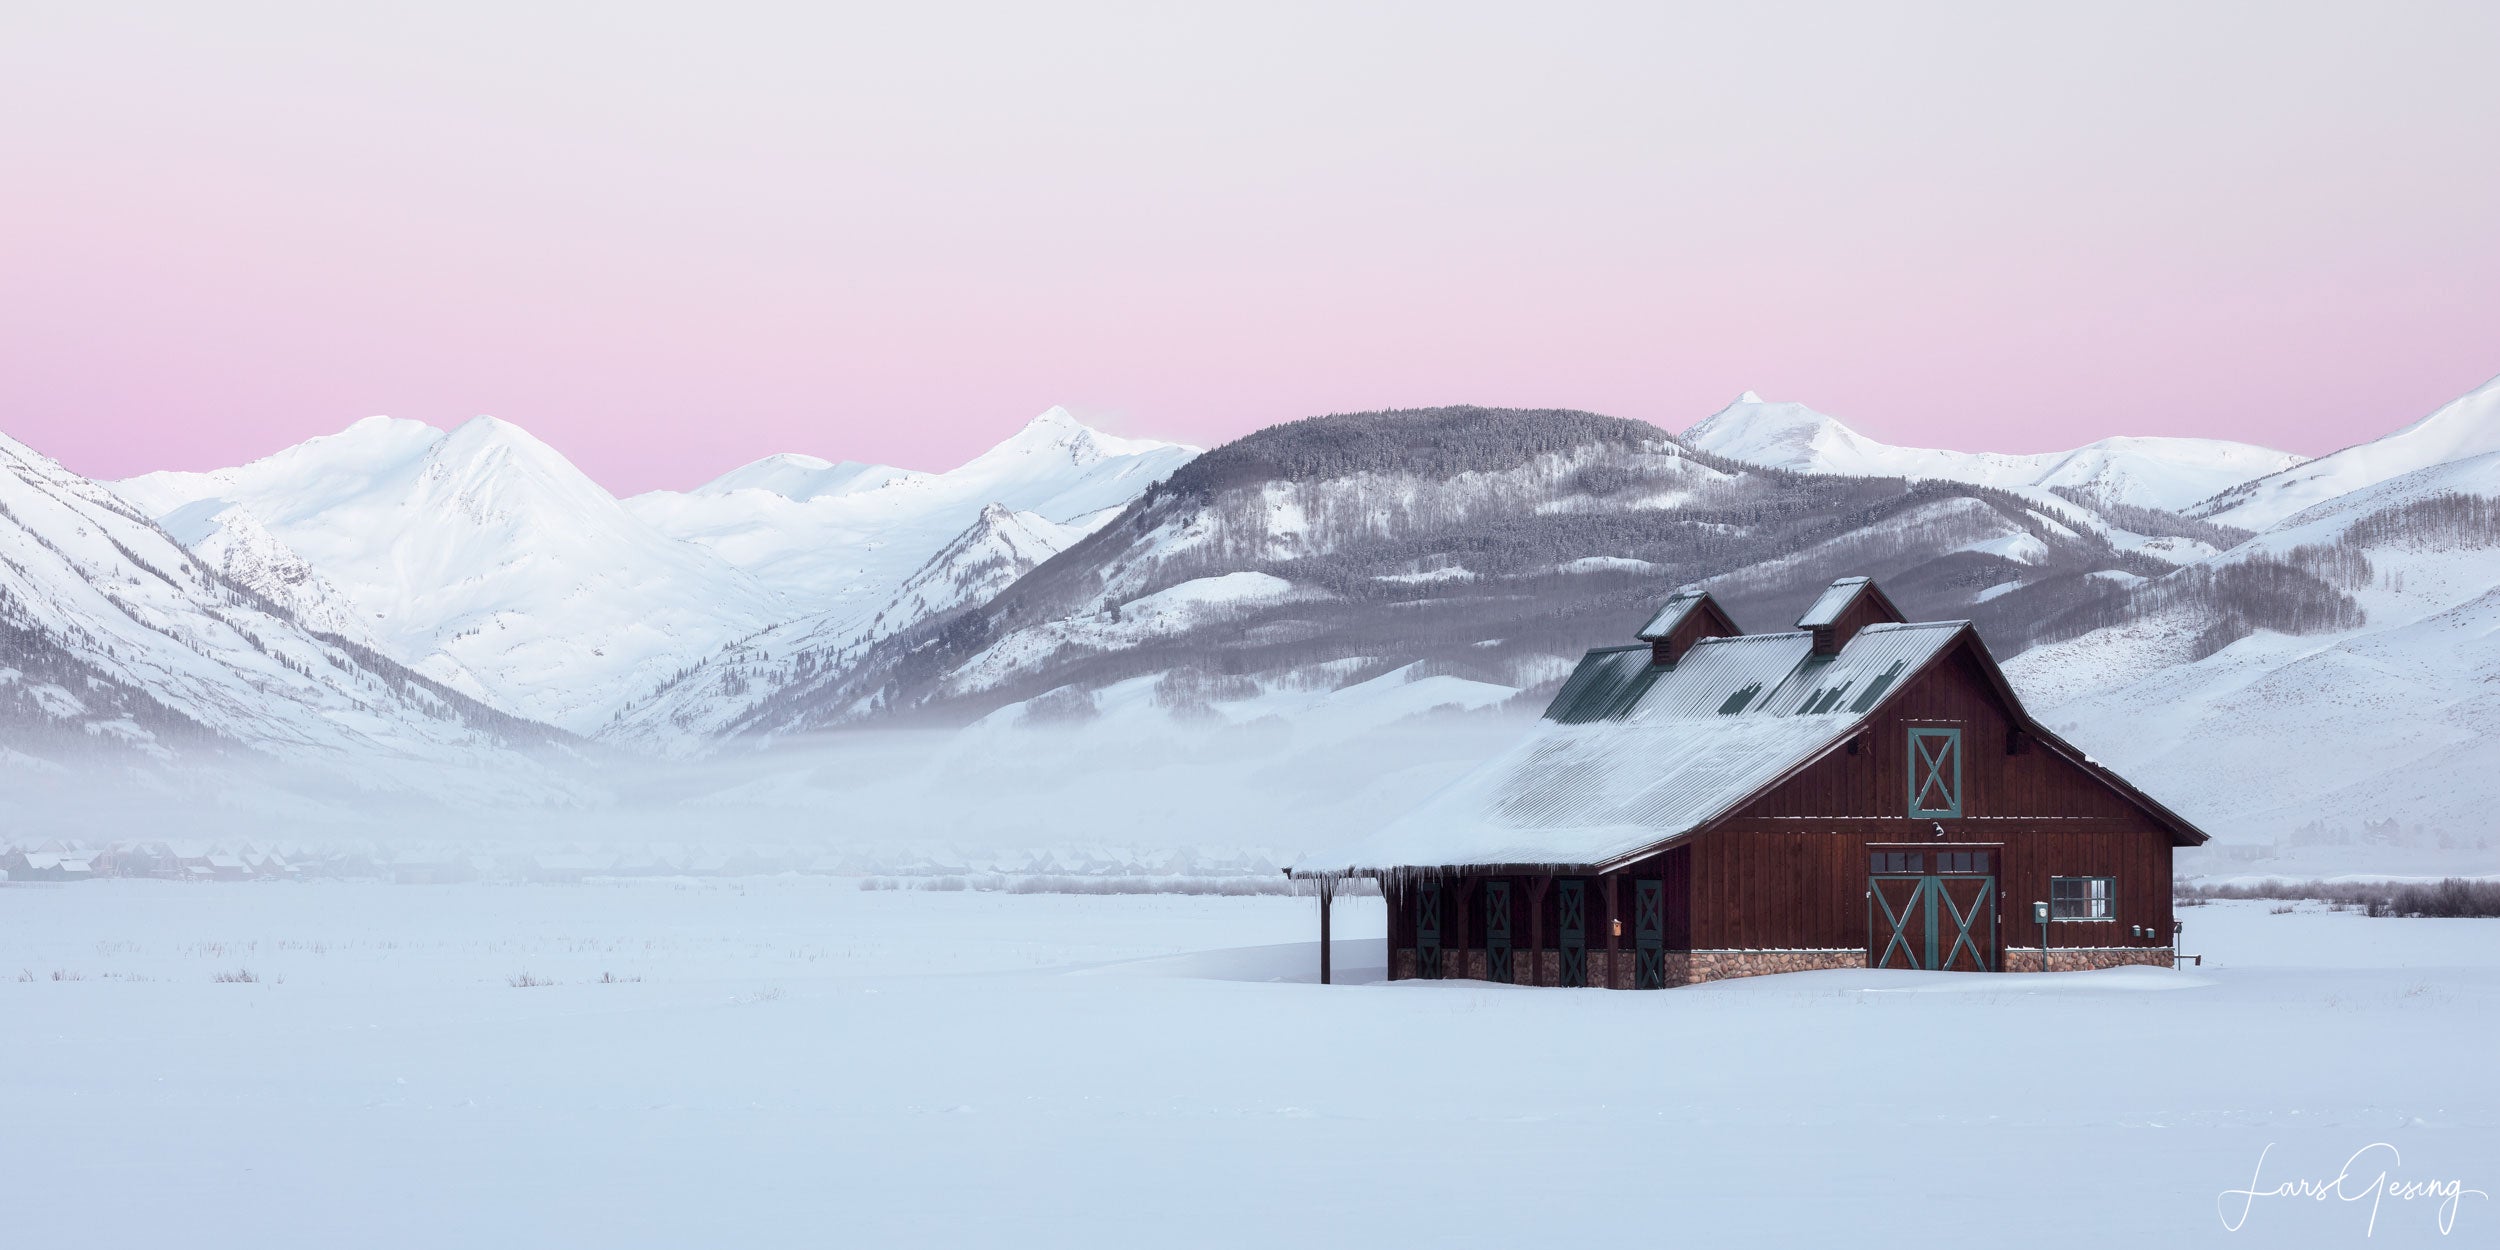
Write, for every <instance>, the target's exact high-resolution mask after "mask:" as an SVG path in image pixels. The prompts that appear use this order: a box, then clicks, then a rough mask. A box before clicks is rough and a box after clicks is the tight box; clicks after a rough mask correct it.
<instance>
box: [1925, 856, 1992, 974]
mask: <svg viewBox="0 0 2500 1250" xmlns="http://www.w3.org/2000/svg"><path fill="white" fill-rule="evenodd" d="M1931 880H1933V881H1934V882H1935V884H1933V885H1931V886H1929V887H1927V896H1928V899H1929V900H1930V902H1931V904H1932V905H1933V906H1934V907H1935V909H1936V922H1935V923H1936V932H1937V934H1938V935H1939V936H1940V937H1941V938H1942V939H1943V940H1944V944H1945V945H1944V955H1943V957H1942V958H1941V959H1940V960H1939V961H1938V962H1936V963H1935V964H1932V965H1930V966H1931V967H1936V968H1941V969H1943V970H1944V971H1946V972H1993V971H1995V970H1996V966H1997V882H1996V878H1994V877H1935V878H1931ZM1931 949H1932V948H1931Z"/></svg>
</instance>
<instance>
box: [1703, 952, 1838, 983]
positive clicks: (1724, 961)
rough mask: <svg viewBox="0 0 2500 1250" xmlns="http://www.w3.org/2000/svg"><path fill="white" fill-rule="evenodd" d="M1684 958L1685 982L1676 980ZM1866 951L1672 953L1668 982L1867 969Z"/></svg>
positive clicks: (1723, 979)
mask: <svg viewBox="0 0 2500 1250" xmlns="http://www.w3.org/2000/svg"><path fill="white" fill-rule="evenodd" d="M1678 955H1682V956H1683V957H1684V958H1685V959H1686V960H1687V961H1688V962H1687V964H1686V965H1685V969H1684V979H1683V980H1681V981H1678V980H1676V978H1675V972H1676V968H1675V958H1676V956H1678ZM1865 966H1866V951H1865V949H1864V948H1851V947H1844V948H1840V949H1834V950H1795V951H1670V952H1668V954H1667V983H1668V984H1670V985H1698V984H1700V983H1702V982H1704V981H1725V980H1729V979H1731V978H1734V977H1765V976H1770V975H1772V974H1773V973H1779V972H1821V971H1823V970H1825V969H1828V968H1863V967H1865Z"/></svg>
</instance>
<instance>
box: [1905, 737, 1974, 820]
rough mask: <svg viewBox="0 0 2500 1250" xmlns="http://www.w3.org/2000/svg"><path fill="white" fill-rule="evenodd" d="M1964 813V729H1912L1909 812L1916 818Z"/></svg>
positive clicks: (1955, 815) (1953, 815)
mask: <svg viewBox="0 0 2500 1250" xmlns="http://www.w3.org/2000/svg"><path fill="white" fill-rule="evenodd" d="M1961 814H1962V731H1961V730H1959V729H1913V730H1911V731H1910V815H1911V817H1912V818H1914V819H1928V818H1933V817H1938V816H1943V817H1958V816H1960V815H1961Z"/></svg>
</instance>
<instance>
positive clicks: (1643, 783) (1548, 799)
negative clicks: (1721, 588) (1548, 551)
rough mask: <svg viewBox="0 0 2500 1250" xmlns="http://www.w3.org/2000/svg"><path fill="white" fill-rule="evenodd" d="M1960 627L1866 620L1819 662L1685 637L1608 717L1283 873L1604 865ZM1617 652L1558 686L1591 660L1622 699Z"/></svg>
mask: <svg viewBox="0 0 2500 1250" xmlns="http://www.w3.org/2000/svg"><path fill="white" fill-rule="evenodd" d="M1966 628H1968V625H1967V623H1966V622H1962V621H1939V622H1929V623H1924V624H1916V625H1898V624H1879V625H1870V626H1868V627H1866V628H1865V629H1863V630H1860V631H1858V633H1857V635H1856V636H1855V637H1853V638H1851V639H1850V641H1849V644H1848V645H1847V646H1846V647H1843V648H1842V649H1841V651H1840V653H1839V654H1837V655H1832V656H1817V655H1815V654H1814V653H1813V640H1812V638H1811V637H1810V636H1809V635H1807V634H1803V633H1779V634H1748V635H1743V636H1740V637H1733V638H1711V639H1707V640H1704V641H1702V642H1698V643H1695V644H1694V645H1693V649H1692V651H1691V653H1690V654H1689V655H1688V656H1687V658H1685V659H1684V660H1683V661H1682V662H1680V663H1678V664H1677V665H1676V667H1675V668H1673V669H1660V668H1654V667H1652V668H1646V669H1644V670H1643V671H1642V672H1641V673H1640V674H1639V677H1640V678H1641V679H1642V682H1643V684H1642V686H1641V688H1640V689H1639V691H1638V692H1637V693H1635V694H1632V695H1630V696H1629V697H1628V698H1624V697H1618V698H1616V699H1615V700H1614V704H1615V706H1614V707H1613V708H1612V710H1611V711H1610V712H1607V713H1605V714H1602V715H1597V716H1586V717H1583V718H1581V719H1577V720H1574V719H1570V718H1569V716H1568V715H1565V716H1555V715H1553V714H1551V713H1550V712H1549V723H1547V724H1546V725H1544V726H1542V727H1541V728H1539V729H1538V731H1537V732H1536V733H1535V734H1533V735H1532V736H1530V737H1529V738H1528V739H1527V740H1526V741H1524V742H1522V743H1520V744H1519V745H1518V746H1516V747H1513V748H1512V749H1511V750H1509V751H1508V752H1505V753H1504V754H1502V755H1501V756H1499V757H1496V758H1495V759H1494V760H1493V761H1492V762H1491V763H1489V764H1486V765H1485V766H1483V767H1482V768H1479V769H1477V770H1475V771H1474V772H1472V773H1469V774H1468V775H1467V776H1465V777H1463V778H1461V779H1459V780H1458V781H1457V782H1456V783H1455V784H1453V785H1451V786H1449V787H1448V788H1447V789H1444V790H1442V791H1441V792H1440V793H1439V794H1436V795H1434V796H1433V797H1432V798H1431V799H1429V800H1426V801H1425V803H1424V804H1423V805H1422V806H1421V807H1418V808H1417V809H1415V810H1414V811H1412V812H1409V813H1407V814H1406V815H1405V816H1403V817H1400V818H1399V819H1398V820H1396V821H1394V822H1392V823H1391V824H1389V825H1388V826H1386V827H1384V828H1382V829H1381V830H1379V831H1378V832H1376V833H1374V834H1372V835H1370V836H1369V837H1366V838H1363V839H1360V840H1358V841H1356V842H1354V843H1352V844H1350V845H1348V846H1345V847H1342V848H1338V849H1336V850H1333V851H1330V852H1328V853H1325V854H1315V855H1308V856H1305V857H1303V858H1302V859H1301V860H1300V861H1298V862H1297V863H1295V864H1294V866H1293V871H1294V872H1296V873H1297V874H1320V873H1345V872H1366V871H1372V870H1378V869H1391V868H1406V867H1456V866H1462V865H1491V864H1572V865H1581V864H1587V865H1596V864H1608V863H1612V862H1615V861H1617V860H1620V859H1623V858H1625V857H1627V856H1631V855H1634V854H1636V853H1638V852H1641V851H1645V850H1647V849H1649V848H1651V847H1655V846H1658V845H1659V844H1661V843H1664V842H1667V841H1669V840H1671V839H1674V838H1677V837H1680V836H1682V835H1684V834H1686V833H1690V832H1692V831H1693V830H1694V829H1695V828H1697V827H1699V826H1701V825H1702V824H1704V823H1707V822H1708V821H1710V820H1712V819H1714V818H1716V817H1718V816H1720V815H1722V814H1723V813H1725V812H1726V811H1727V810H1728V809H1730V808H1732V807H1734V806H1735V805H1736V804H1738V803H1740V802H1742V801H1744V800H1745V799H1746V798H1747V797H1748V796H1750V795H1752V794H1754V793H1755V792H1756V791H1758V790H1760V789H1761V788H1763V787H1764V786H1767V785H1769V784H1771V783H1772V782H1773V781H1776V780H1777V779H1778V778H1780V777H1781V776H1783V775H1785V774H1786V773H1788V772H1789V771H1790V770H1792V769H1794V768H1796V767H1798V766H1799V765H1802V764H1804V763H1806V762H1807V761H1809V760H1811V759H1813V758H1814V757H1815V756H1817V755H1819V754H1821V753H1822V752H1823V751H1825V750H1827V749H1829V748H1831V747H1832V746H1834V745H1836V744H1838V743H1840V742H1842V741H1844V740H1846V739H1847V738H1848V737H1849V736H1850V735H1851V734H1853V733H1855V732H1856V731H1857V728H1858V726H1859V725H1861V724H1863V723H1864V722H1865V720H1866V719H1867V717H1868V716H1870V715H1871V714H1872V713H1873V712H1874V711H1875V709H1876V708H1877V707H1878V706H1879V705H1880V704H1881V703H1882V701H1883V699H1884V697H1885V696H1886V695H1887V694H1889V693H1891V692H1892V691H1894V690H1896V689H1898V688H1899V687H1900V685H1901V683H1902V682H1903V680H1904V679H1905V678H1907V677H1908V676H1909V675H1910V674H1913V673H1915V672H1917V671H1918V670H1919V669H1921V668H1923V667H1925V666H1926V665H1927V664H1928V663H1929V662H1930V661H1932V660H1933V659H1935V658H1936V657H1937V656H1938V655H1940V654H1942V653H1943V652H1944V650H1945V648H1946V647H1947V646H1949V645H1951V644H1952V642H1953V641H1954V640H1955V639H1956V638H1959V637H1960V636H1961V635H1962V631H1963V630H1965V629H1966ZM1625 654H1629V653H1626V652H1623V651H1620V650H1617V649H1601V650H1600V651H1597V652H1592V653H1591V654H1590V655H1589V657H1588V658H1587V659H1585V660H1583V661H1582V662H1581V669H1582V672H1581V673H1575V674H1573V678H1572V681H1574V682H1576V681H1580V680H1581V678H1582V676H1583V674H1585V673H1587V672H1589V671H1590V670H1591V667H1592V665H1595V666H1598V667H1599V668H1601V669H1603V670H1604V672H1603V674H1601V675H1602V676H1610V677H1612V678H1614V679H1616V688H1617V689H1618V690H1621V689H1624V687H1623V686H1622V685H1621V681H1620V679H1621V678H1622V677H1623V672H1622V670H1623V669H1624V668H1625V667H1626V666H1625V663H1624V661H1623V660H1622V659H1621V657H1622V656H1623V655H1625ZM1570 687H1571V682H1566V683H1565V690H1566V692H1568V691H1569V690H1570ZM1563 702H1564V700H1563V699H1562V698H1561V697H1560V696H1557V698H1556V703H1557V706H1558V707H1560V706H1561V705H1562V704H1563ZM1585 710H1586V708H1585V706H1577V705H1575V706H1574V707H1573V708H1570V709H1566V711H1574V712H1576V711H1585Z"/></svg>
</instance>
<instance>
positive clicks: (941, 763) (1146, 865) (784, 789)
mask: <svg viewBox="0 0 2500 1250" xmlns="http://www.w3.org/2000/svg"><path fill="white" fill-rule="evenodd" d="M1531 723H1532V722H1531V719H1530V714H1528V713H1524V712H1518V711H1515V710H1514V711H1507V712H1496V711H1481V712H1473V713H1460V712H1457V711H1454V710H1452V711H1445V712H1441V713H1435V714H1430V715H1426V716H1422V717H1415V718H1410V719H1407V720H1405V721H1401V722H1398V723H1395V724H1391V725H1385V726H1366V727H1336V728H1333V729H1332V728H1326V727H1322V726H1320V725H1317V724H1314V723H1305V724H1288V723H1287V722H1285V721H1283V720H1281V719H1274V718H1270V719H1266V720H1261V721H1258V722H1254V723H1250V724H1243V725H1212V724H1210V725H1198V724H1190V723H1186V722H1172V721H1168V720H1158V721H1157V722H1154V723H1142V724H1141V723H1135V722H1127V721H1117V722H1114V721H1095V722H1081V723H1074V724H1046V725H1013V724H983V725H976V726H973V727H971V728H968V729H961V730H921V731H876V732H869V731H860V732H843V733H833V734H825V735H819V736H815V737H811V738H806V739H800V740H790V741H784V742H781V743H777V744H774V745H771V746H769V747H762V748H754V747H738V746H731V747H730V748H728V749H725V750H721V751H717V752H715V753H712V754H709V755H706V756H703V757H700V758H689V759H662V758H654V757H649V756H640V755H632V754H626V753H622V752H617V751H613V750H606V749H602V748H597V747H584V748H580V749H576V750H567V751H556V752H547V753H542V754H540V755H538V756H535V757H533V758H532V761H531V763H530V766H528V767H527V768H513V769H502V770H494V771H487V770H482V769H467V768H461V767H457V766H444V765H423V766H419V765H391V764H384V763H374V762H369V761H360V762H358V763H356V764H354V765H342V766H341V767H340V768H339V769H336V770H329V769H321V768H315V767H305V766H295V767H280V766H277V765H273V764H266V763H251V762H239V763H236V764H232V765H229V766H222V767H208V766H196V765H195V766H189V767H164V768H154V769H150V768H133V767H129V766H119V767H114V768H111V769H109V770H107V769H76V768H58V767H51V766H41V767H29V766H26V765H24V764H20V765H18V766H16V767H13V768H12V769H11V770H10V771H11V774H12V775H11V788H12V791H13V801H12V803H11V805H10V812H9V819H8V823H7V825H6V826H5V828H0V846H5V845H9V844H15V845H18V846H20V847H23V848H29V849H31V848H34V847H37V846H40V845H44V844H47V843H49V842H52V841H56V840H57V841H59V842H60V843H62V844H64V845H65V846H67V847H69V848H72V849H80V850H86V851H90V852H100V851H103V850H106V849H108V848H111V847H115V846H128V845H137V844H144V843H153V842H167V843H176V844H180V843H191V844H200V843H209V844H216V845H218V846H220V847H221V848H224V849H229V850H231V849H236V848H240V847H243V846H246V845H248V846H250V847H252V848H255V849H257V850H260V851H264V852H266V851H269V850H276V851H278V852H279V853H281V854H284V855H286V856H287V857H288V858H289V859H304V858H316V857H323V856H356V857H360V858H363V859H369V860H372V861H374V862H375V863H376V864H377V865H379V866H380V867H381V868H383V869H384V870H387V868H388V866H389V865H390V864H391V863H392V862H394V861H441V860H450V859H465V860H485V861H494V862H495V864H496V865H498V866H499V867H500V868H501V869H502V870H503V871H504V872H506V873H508V874H510V875H516V876H526V875H531V874H532V873H533V871H536V872H537V873H538V874H539V875H542V876H543V875H545V873H546V872H547V871H548V870H550V868H551V867H552V866H534V865H533V864H532V863H531V861H532V860H533V859H536V858H538V857H545V856H559V855H562V856H589V857H593V858H597V857H613V858H615V859H616V860H617V861H618V862H619V863H620V864H636V863H639V864H643V865H645V866H649V865H650V864H651V858H650V857H651V855H652V854H653V853H654V852H657V853H658V854H659V856H660V860H661V862H663V863H669V862H674V863H678V864H682V863H684V862H686V861H689V860H695V859H705V858H710V859H728V860H733V861H743V862H746V863H749V864H751V865H753V870H760V871H786V870H809V869H811V868H812V869H814V870H817V871H839V872H844V873H850V874H856V875H875V874H881V873H895V874H917V875H928V874H933V873H945V872H958V873H989V872H1035V871H1063V870H1079V869H1080V866H1081V867H1082V870H1085V871H1091V872H1095V873H1113V874H1117V873H1157V874H1194V875H1217V876H1235V875H1248V874H1253V873H1255V874H1259V875H1265V876H1273V875H1275V870H1276V869H1277V868H1278V867H1280V866H1281V865H1282V864H1283V863H1285V862H1287V861H1289V860H1291V859H1292V858H1293V857H1294V856H1296V855H1298V854H1300V853H1301V852H1303V851H1306V850H1310V849H1314V848H1318V847H1321V846H1324V845H1326V844H1328V843H1331V842H1334V841H1337V840H1340V839H1342V838H1345V837H1347V836H1350V835H1354V834H1359V833H1362V832H1365V831H1368V830H1369V829H1370V828H1371V827H1373V826H1375V825H1377V824H1380V823H1383V822H1385V821H1387V820H1388V819H1390V818H1392V817H1393V816H1395V815H1396V814H1397V813H1398V812H1400V811H1402V810H1404V809H1405V808H1407V807H1410V806H1412V805H1413V804H1414V803H1415V802H1417V801H1418V800H1420V799H1421V798H1423V797H1424V796H1425V795H1427V794H1429V793H1430V792H1431V791H1433V790H1434V789H1435V788H1437V787H1439V786H1441V785H1444V784H1446V783H1448V782H1449V781H1451V780H1453V779H1454V778H1456V777H1457V776H1458V775H1459V774H1461V773H1462V772H1464V771H1465V770H1467V769H1468V768H1469V767H1471V766H1472V765H1474V764H1476V763H1478V762H1480V761H1482V760H1483V759H1485V758H1487V757H1489V756H1491V755H1492V754H1494V753H1496V752H1498V751H1499V750H1501V749H1502V748H1503V747H1504V746H1506V745H1508V744H1509V743H1511V742H1512V741H1515V740H1516V737H1517V736H1518V735H1519V734H1520V733H1522V732H1524V731H1526V729H1527V728H1528V727H1529V725H1530V724H1531ZM571 866H573V867H576V868H579V867H581V865H578V864H573V865H571ZM477 868H478V870H479V872H480V874H481V875H494V871H495V870H494V869H493V868H489V867H488V866H487V865H485V864H479V865H477Z"/></svg>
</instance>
